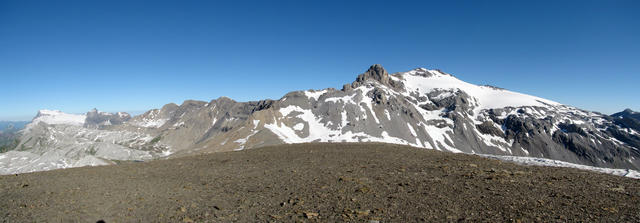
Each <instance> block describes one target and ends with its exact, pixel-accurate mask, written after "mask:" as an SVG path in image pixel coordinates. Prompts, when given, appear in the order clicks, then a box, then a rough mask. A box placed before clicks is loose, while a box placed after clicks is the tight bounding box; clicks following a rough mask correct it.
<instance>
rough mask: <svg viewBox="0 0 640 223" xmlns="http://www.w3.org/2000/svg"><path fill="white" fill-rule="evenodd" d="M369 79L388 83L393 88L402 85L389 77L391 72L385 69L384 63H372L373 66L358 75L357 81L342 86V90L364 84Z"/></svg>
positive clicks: (384, 83)
mask: <svg viewBox="0 0 640 223" xmlns="http://www.w3.org/2000/svg"><path fill="white" fill-rule="evenodd" d="M369 80H374V81H377V82H379V83H381V84H383V85H386V86H389V87H392V88H398V87H401V83H400V82H395V81H393V80H392V79H391V78H390V77H389V73H388V72H387V70H385V69H384V67H382V65H380V64H374V65H371V67H369V69H368V70H367V71H366V72H364V73H362V74H360V75H358V77H357V78H356V81H354V82H353V83H351V84H345V85H344V86H343V87H342V90H343V91H346V90H350V89H353V88H357V87H359V86H362V85H363V84H364V83H365V82H367V81H369Z"/></svg>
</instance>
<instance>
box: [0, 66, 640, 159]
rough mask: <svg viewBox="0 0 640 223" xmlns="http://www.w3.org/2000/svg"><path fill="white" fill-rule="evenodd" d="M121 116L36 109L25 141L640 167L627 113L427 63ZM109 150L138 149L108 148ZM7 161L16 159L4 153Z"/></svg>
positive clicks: (40, 146) (34, 147) (83, 150)
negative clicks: (377, 148)
mask: <svg viewBox="0 0 640 223" xmlns="http://www.w3.org/2000/svg"><path fill="white" fill-rule="evenodd" d="M95 112H97V111H92V113H95ZM121 116H122V119H121V120H118V121H114V122H108V124H109V125H105V124H96V125H87V124H86V120H88V119H87V118H85V122H83V123H81V124H78V123H77V122H73V123H60V122H52V121H50V123H46V122H43V124H37V123H39V122H36V120H38V119H39V118H38V117H36V119H34V122H32V123H31V124H29V125H30V126H39V127H40V130H38V129H37V128H34V129H27V130H25V131H24V134H23V137H22V140H21V143H20V145H19V150H21V152H30V153H33V151H39V152H36V156H39V157H40V156H43V154H44V153H46V152H47V151H55V150H60V149H63V148H67V147H69V146H71V145H77V144H78V142H82V143H85V144H81V146H75V149H74V151H77V153H76V154H78V155H77V156H75V157H74V160H80V159H83V157H86V156H84V155H82V154H89V155H91V156H90V157H94V158H98V159H103V160H114V159H115V160H118V159H129V160H131V159H140V160H147V159H155V158H160V157H165V156H167V155H170V156H169V157H179V156H186V155H192V154H199V153H210V152H219V151H232V150H242V149H250V148H257V147H262V146H266V145H277V144H282V143H305V142H387V143H395V144H405V145H411V146H415V147H421V148H428V149H436V150H442V151H450V152H464V153H477V154H493V155H498V156H503V155H504V156H528V157H540V158H547V159H555V160H562V161H566V162H571V163H576V164H584V165H591V166H598V167H609V168H625V169H636V170H638V169H640V168H639V167H640V159H638V158H640V151H639V150H638V148H640V143H639V142H640V140H638V139H639V136H640V134H638V131H637V130H634V129H631V128H629V127H627V126H625V125H624V123H622V122H620V121H617V119H619V118H614V117H611V116H607V115H603V114H600V113H595V112H589V111H584V110H580V109H577V108H574V107H571V106H566V105H562V104H559V103H557V102H553V101H550V100H546V99H542V98H538V97H534V96H530V95H525V94H520V93H516V92H512V91H508V90H504V89H500V88H495V87H490V86H477V85H473V84H469V83H466V82H464V81H461V80H459V79H457V78H455V77H454V76H452V75H450V74H446V73H444V72H442V71H439V70H428V69H424V68H419V69H415V70H411V71H408V72H402V73H395V74H388V73H387V71H386V70H384V68H382V66H380V65H373V66H371V67H370V68H369V70H367V71H366V72H365V73H363V74H360V75H359V76H358V77H357V78H356V80H355V81H354V82H353V83H351V84H346V85H344V86H343V88H342V89H341V90H337V89H332V88H328V89H323V90H319V91H315V90H309V91H294V92H290V93H288V94H286V95H285V96H283V97H282V98H280V99H279V100H263V101H257V102H236V101H233V100H232V99H229V98H226V97H222V98H218V99H216V100H212V101H210V102H203V101H185V102H184V103H183V104H181V105H176V104H167V105H165V106H163V107H162V108H161V109H154V110H151V111H148V112H146V113H144V114H142V115H139V116H136V117H132V118H126V117H125V116H126V115H121ZM121 116H120V115H115V114H111V116H110V117H112V118H117V117H121ZM65 120H66V119H65ZM74 120H75V119H74ZM34 123H36V124H37V125H36V124H34ZM101 123H107V122H105V121H104V120H102V121H101ZM49 132H51V133H49ZM78 132H82V134H78ZM57 133H59V134H57ZM105 137H106V138H105ZM34 138H37V139H38V140H40V141H33V139H34ZM60 138H66V140H60ZM30 139H31V140H30ZM61 141H63V142H65V143H60V142H61ZM34 142H37V143H34ZM52 145H53V146H52ZM91 146H98V148H100V149H99V150H98V151H102V152H101V153H99V154H95V153H94V154H91V153H90V152H91V151H93V150H88V149H87V147H91ZM71 147H74V146H71ZM105 151H109V152H105ZM125 151H126V152H125ZM65 153H66V152H65ZM110 153H118V154H119V153H128V154H134V155H130V156H105V155H104V154H110ZM7 157H8V156H7ZM26 160H30V158H27V159H26ZM3 163H4V165H5V166H12V165H14V164H12V162H11V161H7V159H6V158H5V159H2V158H0V165H3ZM101 164H103V163H101ZM72 166H73V165H72Z"/></svg>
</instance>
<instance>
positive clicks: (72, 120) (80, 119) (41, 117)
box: [25, 110, 86, 129]
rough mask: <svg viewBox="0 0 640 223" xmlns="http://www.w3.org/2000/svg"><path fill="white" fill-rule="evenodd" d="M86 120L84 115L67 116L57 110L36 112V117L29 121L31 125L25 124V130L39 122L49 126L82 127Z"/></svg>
mask: <svg viewBox="0 0 640 223" xmlns="http://www.w3.org/2000/svg"><path fill="white" fill-rule="evenodd" d="M85 119H86V115H74V114H67V113H64V112H61V111H58V110H40V111H38V115H36V117H35V118H34V119H33V120H32V121H31V123H29V124H27V126H26V127H25V129H30V128H31V127H32V126H34V125H37V124H38V123H40V122H43V123H46V124H49V125H61V124H62V125H73V126H82V125H84V121H85Z"/></svg>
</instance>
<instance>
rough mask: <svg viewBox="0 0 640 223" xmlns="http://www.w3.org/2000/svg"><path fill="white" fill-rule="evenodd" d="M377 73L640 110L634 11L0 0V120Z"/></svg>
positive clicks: (246, 93) (481, 4)
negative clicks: (430, 74) (426, 74)
mask: <svg viewBox="0 0 640 223" xmlns="http://www.w3.org/2000/svg"><path fill="white" fill-rule="evenodd" d="M347 2H348V3H347ZM374 63H380V64H383V65H384V66H385V68H386V69H387V70H388V71H390V72H399V71H407V70H410V69H413V68H417V67H426V68H439V69H442V70H443V71H445V72H448V73H452V74H454V75H455V76H457V77H458V78H460V79H462V80H464V81H467V82H471V83H475V84H491V85H495V86H499V87H503V88H507V89H510V90H514V91H518V92H523V93H528V94H532V95H536V96H540V97H544V98H548V99H551V100H555V101H558V102H561V103H565V104H569V105H573V106H577V107H580V108H584V109H588V110H595V111H600V112H603V113H612V112H616V111H620V110H622V109H624V108H631V109H634V110H640V100H638V98H639V96H640V90H639V89H640V88H638V84H639V83H640V77H639V76H640V1H617V0H611V1H605V0H602V1H583V0H581V1H459V2H458V1H434V2H428V1H415V2H402V1H361V2H357V1H335V2H331V1H316V2H310V1H260V2H257V1H256V2H254V1H228V2H227V3H223V2H221V1H29V0H17V1H12V0H3V1H0V81H1V83H2V93H1V94H0V120H2V119H4V120H29V119H31V118H32V117H33V116H34V115H35V114H36V112H37V110H39V109H58V110H62V111H65V112H69V113H83V112H86V111H88V110H89V109H92V108H94V107H96V108H98V109H100V110H105V111H144V110H147V109H151V108H158V107H161V106H162V105H164V104H166V103H170V102H174V103H177V104H180V103H182V101H184V100H186V99H197V100H205V101H209V100H211V99H214V98H218V97H219V96H229V97H231V98H233V99H235V100H238V101H247V100H258V99H264V98H272V99H277V98H280V97H281V96H282V95H284V94H285V93H287V92H289V91H293V90H301V89H321V88H326V87H335V88H340V87H341V86H342V84H344V83H350V82H352V81H353V80H354V79H355V77H356V75H357V74H359V73H362V72H363V71H365V70H366V69H367V68H368V66H369V65H371V64H374Z"/></svg>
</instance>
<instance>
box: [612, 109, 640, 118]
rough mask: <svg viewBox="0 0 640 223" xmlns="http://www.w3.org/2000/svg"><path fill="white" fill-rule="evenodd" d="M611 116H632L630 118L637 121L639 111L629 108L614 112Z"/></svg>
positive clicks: (639, 114) (639, 116)
mask: <svg viewBox="0 0 640 223" xmlns="http://www.w3.org/2000/svg"><path fill="white" fill-rule="evenodd" d="M611 116H613V117H616V118H632V119H637V120H638V121H640V113H638V112H635V111H633V110H631V109H629V108H627V109H625V110H624V111H621V112H618V113H615V114H613V115H611Z"/></svg>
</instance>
